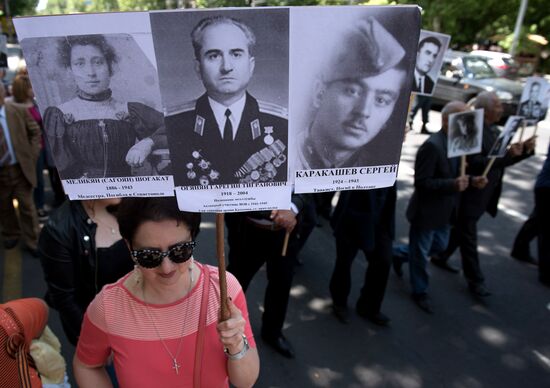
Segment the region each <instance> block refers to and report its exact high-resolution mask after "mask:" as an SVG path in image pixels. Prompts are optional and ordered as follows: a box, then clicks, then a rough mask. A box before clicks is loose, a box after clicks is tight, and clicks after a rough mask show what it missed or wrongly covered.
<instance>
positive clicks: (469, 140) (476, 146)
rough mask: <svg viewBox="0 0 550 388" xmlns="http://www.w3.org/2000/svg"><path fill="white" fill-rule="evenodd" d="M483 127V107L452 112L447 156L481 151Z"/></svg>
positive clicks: (451, 156)
mask: <svg viewBox="0 0 550 388" xmlns="http://www.w3.org/2000/svg"><path fill="white" fill-rule="evenodd" d="M482 128H483V109H476V110H473V111H467V112H461V113H453V114H450V115H449V133H448V137H447V139H448V148H447V156H448V157H449V158H453V157H455V156H462V155H470V154H477V153H479V152H481V137H482Z"/></svg>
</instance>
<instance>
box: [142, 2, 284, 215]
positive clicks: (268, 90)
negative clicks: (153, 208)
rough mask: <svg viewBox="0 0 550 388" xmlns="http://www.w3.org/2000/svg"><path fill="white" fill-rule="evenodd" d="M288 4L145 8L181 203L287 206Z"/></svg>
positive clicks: (192, 206)
mask: <svg viewBox="0 0 550 388" xmlns="http://www.w3.org/2000/svg"><path fill="white" fill-rule="evenodd" d="M288 25H289V9H288V8H277V9H275V8H272V9H239V10H237V9H230V10H228V9H225V10H204V11H194V12H186V11H171V12H153V13H151V28H152V31H153V37H154V42H155V51H156V56H157V60H158V64H159V77H160V83H161V92H162V102H163V109H164V113H165V123H166V130H167V135H168V143H169V147H170V151H171V154H172V171H173V174H174V181H175V186H176V195H177V197H178V203H179V205H180V208H181V209H182V210H188V211H198V212H234V211H248V210H266V209H276V208H278V209H286V208H288V207H289V204H290V191H291V186H290V185H289V184H288V183H287V178H288V173H287V171H288V162H287V159H288V114H287V110H288V67H289V63H288V47H289V30H288Z"/></svg>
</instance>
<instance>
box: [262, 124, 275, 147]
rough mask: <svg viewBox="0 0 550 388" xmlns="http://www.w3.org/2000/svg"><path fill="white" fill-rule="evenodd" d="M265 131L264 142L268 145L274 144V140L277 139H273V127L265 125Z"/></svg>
mask: <svg viewBox="0 0 550 388" xmlns="http://www.w3.org/2000/svg"><path fill="white" fill-rule="evenodd" d="M264 132H265V136H264V143H265V144H266V145H268V146H269V145H271V144H273V142H274V141H275V140H274V139H273V136H271V134H272V133H273V127H264Z"/></svg>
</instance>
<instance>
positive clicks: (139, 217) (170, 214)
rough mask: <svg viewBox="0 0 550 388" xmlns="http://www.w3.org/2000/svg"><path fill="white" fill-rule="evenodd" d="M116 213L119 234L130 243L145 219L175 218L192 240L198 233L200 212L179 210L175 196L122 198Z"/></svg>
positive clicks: (156, 220)
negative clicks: (184, 227)
mask: <svg viewBox="0 0 550 388" xmlns="http://www.w3.org/2000/svg"><path fill="white" fill-rule="evenodd" d="M116 215H117V221H118V226H119V230H120V235H121V236H122V237H123V238H125V239H126V240H128V241H129V242H130V243H133V239H134V236H135V234H136V231H137V229H138V228H139V226H140V225H141V224H143V223H144V222H147V221H155V222H159V221H165V220H175V221H177V222H178V224H179V223H180V222H181V223H182V224H184V225H185V226H187V228H189V232H190V233H191V238H192V239H193V240H194V239H195V238H196V237H197V235H198V234H199V230H200V223H201V215H200V213H191V212H183V211H181V210H179V208H178V203H177V201H176V197H158V198H139V197H138V198H122V200H121V201H120V204H119V205H118V207H117V212H116Z"/></svg>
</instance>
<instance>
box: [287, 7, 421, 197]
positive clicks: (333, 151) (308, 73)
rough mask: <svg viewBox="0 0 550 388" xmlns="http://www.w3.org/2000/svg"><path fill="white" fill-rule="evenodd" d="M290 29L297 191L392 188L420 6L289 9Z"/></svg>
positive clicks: (293, 170) (292, 142) (292, 139)
mask: <svg viewBox="0 0 550 388" xmlns="http://www.w3.org/2000/svg"><path fill="white" fill-rule="evenodd" d="M290 26H291V28H290V31H291V37H292V39H291V49H290V54H291V55H290V63H291V67H290V69H291V73H290V83H291V84H290V85H291V86H290V106H291V109H290V132H291V136H290V148H291V150H294V151H295V152H291V173H292V176H293V177H294V184H295V191H296V192H297V193H306V192H322V191H336V190H360V189H374V188H379V187H387V186H391V185H393V184H394V183H395V179H396V174H397V165H398V163H399V158H400V154H401V144H402V141H403V136H404V130H405V122H406V117H407V113H408V105H409V97H410V92H411V86H412V85H411V84H412V79H413V77H412V74H413V71H414V62H415V59H416V47H417V44H418V36H419V32H420V12H419V8H418V7H416V6H408V7H370V6H369V7H315V8H293V9H292V10H291V23H290ZM373 53H376V55H373ZM369 166H370V167H369ZM379 166H382V167H379Z"/></svg>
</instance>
